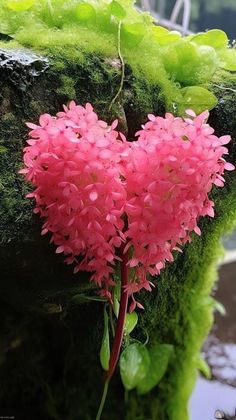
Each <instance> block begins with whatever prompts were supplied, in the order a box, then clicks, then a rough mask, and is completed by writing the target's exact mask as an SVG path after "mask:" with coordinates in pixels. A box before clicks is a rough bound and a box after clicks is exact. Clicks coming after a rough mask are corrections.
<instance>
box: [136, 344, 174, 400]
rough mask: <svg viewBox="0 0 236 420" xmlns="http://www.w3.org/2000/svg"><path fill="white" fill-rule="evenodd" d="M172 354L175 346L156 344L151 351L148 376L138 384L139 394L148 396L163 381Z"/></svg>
mask: <svg viewBox="0 0 236 420" xmlns="http://www.w3.org/2000/svg"><path fill="white" fill-rule="evenodd" d="M172 353H173V346H171V345H169V344H154V345H153V346H152V347H151V348H150V349H149V356H150V365H149V369H148V371H147V373H146V376H145V377H144V378H143V380H142V381H141V382H140V383H139V384H138V387H137V388H138V392H139V394H146V393H147V392H149V391H151V389H152V388H154V387H155V386H156V385H157V384H158V383H159V382H160V381H161V379H162V377H163V376H164V374H165V372H166V370H167V366H168V363H169V360H170V357H171V355H172Z"/></svg>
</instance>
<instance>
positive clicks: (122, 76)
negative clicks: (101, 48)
mask: <svg viewBox="0 0 236 420" xmlns="http://www.w3.org/2000/svg"><path fill="white" fill-rule="evenodd" d="M121 23H122V22H121V21H119V25H118V56H119V59H120V62H121V80H120V86H119V89H118V91H117V93H116V95H115V96H114V98H113V99H112V101H111V103H110V105H109V108H108V111H109V112H110V110H111V108H112V105H113V104H114V103H115V101H116V100H117V98H118V97H119V95H120V93H121V91H122V89H123V84H124V80H125V62H124V59H123V56H122V54H121V40H120V37H121Z"/></svg>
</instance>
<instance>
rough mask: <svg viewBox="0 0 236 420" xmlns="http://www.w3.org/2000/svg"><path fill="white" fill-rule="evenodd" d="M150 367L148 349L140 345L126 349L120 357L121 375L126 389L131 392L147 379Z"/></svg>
mask: <svg viewBox="0 0 236 420" xmlns="http://www.w3.org/2000/svg"><path fill="white" fill-rule="evenodd" d="M149 365H150V358H149V353H148V350H147V348H146V347H145V346H144V345H143V344H140V343H134V344H131V345H129V346H128V347H126V349H125V350H124V351H123V353H122V354H121V356H120V374H121V379H122V382H123V385H124V387H125V388H126V389H127V390H128V391H130V390H131V389H133V388H135V387H136V386H137V385H138V384H139V383H140V382H141V381H142V380H143V378H145V376H146V374H147V371H148V369H149Z"/></svg>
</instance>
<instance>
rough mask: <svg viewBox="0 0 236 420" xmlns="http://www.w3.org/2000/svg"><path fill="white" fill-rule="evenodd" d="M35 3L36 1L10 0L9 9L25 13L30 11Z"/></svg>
mask: <svg viewBox="0 0 236 420" xmlns="http://www.w3.org/2000/svg"><path fill="white" fill-rule="evenodd" d="M34 3H35V0H8V1H7V7H8V8H9V9H11V10H14V12H25V11H26V10H28V9H30V8H31V7H32V6H33V5H34Z"/></svg>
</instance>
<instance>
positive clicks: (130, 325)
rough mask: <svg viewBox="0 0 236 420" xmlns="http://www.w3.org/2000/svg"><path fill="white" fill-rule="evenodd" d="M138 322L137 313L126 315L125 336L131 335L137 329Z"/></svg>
mask: <svg viewBox="0 0 236 420" xmlns="http://www.w3.org/2000/svg"><path fill="white" fill-rule="evenodd" d="M137 322H138V315H137V313H136V312H132V313H131V314H129V313H128V314H126V316H125V328H124V334H126V335H128V334H130V333H131V332H132V331H133V330H134V328H135V327H136V325H137Z"/></svg>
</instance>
